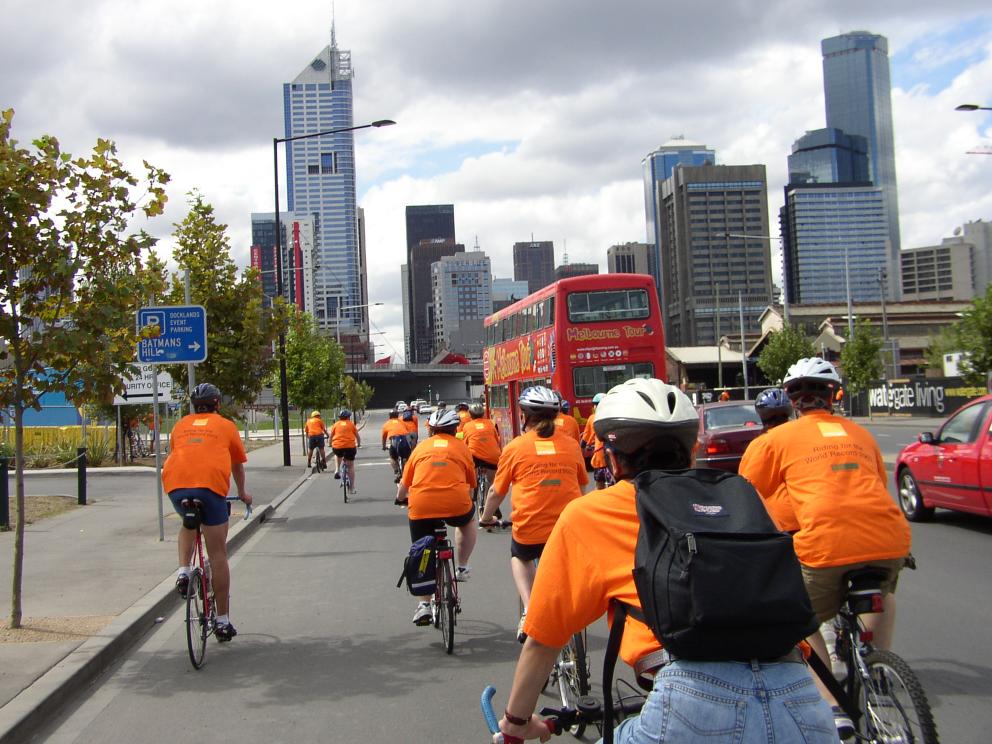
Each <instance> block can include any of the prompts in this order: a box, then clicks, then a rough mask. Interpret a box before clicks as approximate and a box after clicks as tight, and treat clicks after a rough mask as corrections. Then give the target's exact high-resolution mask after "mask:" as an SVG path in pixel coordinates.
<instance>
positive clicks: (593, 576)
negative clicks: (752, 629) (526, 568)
mask: <svg viewBox="0 0 992 744" xmlns="http://www.w3.org/2000/svg"><path fill="white" fill-rule="evenodd" d="M697 427H698V414H697V413H696V409H695V407H694V406H693V405H692V401H690V400H689V398H688V397H687V396H686V395H685V393H683V392H681V391H680V390H679V389H678V388H676V387H673V386H671V385H667V384H665V383H664V382H662V381H661V380H654V379H634V380H629V381H628V382H625V383H623V384H622V385H617V386H616V387H614V388H612V389H611V390H610V391H609V392H608V393H607V394H606V396H605V397H604V398H603V399H602V402H601V403H600V404H599V408H598V411H597V414H596V433H597V434H598V435H599V437H600V438H601V439H602V440H603V441H604V442H606V459H607V462H608V466H609V467H610V469H611V470H612V471H613V473H614V475H615V477H616V479H617V483H616V485H613V486H610V487H609V488H607V489H605V490H601V491H593V492H591V493H589V494H587V495H585V496H583V497H581V498H579V499H576V500H575V501H573V502H571V503H570V504H569V505H568V506H567V507H565V511H564V512H562V514H561V516H560V517H559V519H558V522H557V523H556V524H555V527H554V531H553V532H552V533H551V536H550V538H549V539H548V542H547V545H546V546H545V549H544V555H543V556H542V558H541V563H540V566H539V567H538V571H537V577H536V579H535V581H534V587H533V592H532V594H531V602H530V609H529V611H528V613H527V619H526V622H525V623H524V630H525V632H526V635H527V640H526V642H525V643H524V647H523V649H522V650H521V652H520V659H519V660H518V662H517V668H516V673H515V675H514V678H513V687H512V689H511V691H510V695H509V698H508V700H507V705H506V713H505V714H504V716H503V718H502V719H501V720H500V722H499V728H500V731H501V732H502V733H503V734H504V735H506V736H514V737H518V738H519V739H538V738H540V739H541V740H542V741H546V740H547V739H548V733H549V732H548V730H547V728H546V727H545V725H544V724H543V723H542V722H541V720H540V719H539V718H538V717H537V716H535V715H533V711H534V709H535V706H536V704H537V700H538V697H539V696H540V694H541V690H542V688H543V687H544V685H545V683H546V681H547V679H548V675H549V673H550V672H551V669H552V667H553V666H554V662H555V659H556V657H557V656H558V653H559V651H560V649H561V647H562V646H564V645H565V643H567V642H568V640H569V638H571V636H572V635H573V634H574V633H578V632H579V631H581V630H582V629H583V628H585V627H586V626H588V625H591V624H592V623H594V622H595V621H596V620H597V619H598V618H600V617H602V616H603V614H604V613H606V614H607V619H608V620H609V621H610V622H611V623H612V621H613V616H612V612H611V611H610V610H609V608H610V602H611V601H612V600H614V599H616V600H619V601H621V602H624V603H626V604H629V605H633V606H634V607H638V608H640V606H641V605H640V599H639V597H638V594H637V588H636V586H635V584H634V578H633V574H632V572H631V568H632V566H633V565H634V551H635V546H636V544H637V535H638V531H639V529H640V522H639V520H638V517H637V508H636V500H635V493H636V492H635V487H634V484H633V483H632V482H631V480H632V479H633V478H634V477H635V476H636V475H637V474H638V473H640V472H642V471H645V470H682V469H684V468H688V467H690V466H691V464H692V452H693V448H694V447H695V443H696V429H697ZM660 650H661V644H660V643H658V640H657V639H656V638H655V636H654V634H653V633H652V632H651V630H650V629H649V628H648V627H647V625H645V624H644V623H642V622H640V621H638V620H636V619H635V618H633V617H630V616H628V618H627V621H626V626H625V631H624V634H623V639H622V641H621V645H620V656H621V658H622V659H623V660H624V661H625V662H626V663H627V664H629V665H631V666H632V667H634V669H635V670H636V673H637V678H638V681H639V682H641V683H642V684H643V685H645V686H646V688H647V689H651V692H650V694H649V695H648V698H647V700H646V701H645V703H644V707H643V709H642V710H641V713H640V715H638V716H634V717H630V718H627V719H626V720H624V721H623V722H622V723H621V724H620V725H619V726H618V727H617V729H616V731H615V738H614V741H615V742H616V743H617V744H633V743H634V742H638V743H639V744H646V743H651V744H655V743H659V744H660V743H662V742H665V743H671V742H674V743H676V744H683V743H684V742H699V741H703V740H705V741H730V740H731V739H732V740H733V741H736V742H742V743H743V744H756V743H757V742H761V744H766V743H769V742H773V743H774V744H792V743H793V742H797V741H804V742H810V743H812V744H828V743H831V744H832V743H833V742H836V733H835V732H834V731H833V726H832V722H831V719H830V711H829V708H828V707H827V705H826V703H824V702H823V701H822V700H820V699H818V696H817V695H816V688H815V687H814V686H813V681H812V679H811V678H810V675H809V672H808V670H807V667H806V666H805V664H802V663H796V662H793V661H776V662H759V661H753V662H741V661H687V660H681V659H673V660H670V661H669V662H668V663H667V664H662V663H661V661H660V660H659V657H660V656H661V654H659V653H658V652H659V651H660ZM493 740H494V741H496V739H495V737H494V739H493Z"/></svg>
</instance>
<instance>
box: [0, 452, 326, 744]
mask: <svg viewBox="0 0 992 744" xmlns="http://www.w3.org/2000/svg"><path fill="white" fill-rule="evenodd" d="M292 454H293V466H292V467H289V468H287V467H284V466H283V464H282V462H283V453H282V444H281V442H279V443H275V444H271V445H267V446H264V447H262V448H260V449H256V450H253V451H251V452H249V454H248V463H247V466H246V468H247V488H248V491H249V493H251V494H252V496H253V498H254V504H253V509H254V513H253V515H252V518H251V520H250V521H247V522H245V521H244V520H242V519H241V517H240V515H241V514H242V513H243V507H241V506H240V505H238V504H235V516H234V517H233V518H232V521H231V531H230V535H229V538H228V544H229V546H230V549H231V550H234V549H235V548H236V546H237V545H238V544H240V543H241V542H243V541H244V540H245V539H246V538H247V537H248V536H249V535H250V534H251V533H252V532H254V530H255V529H256V528H257V527H258V525H259V524H260V523H261V522H262V521H263V520H264V519H265V518H266V517H267V516H269V515H270V514H271V512H272V510H273V509H274V508H276V507H277V506H278V505H279V504H280V503H281V502H282V501H283V500H285V499H286V498H288V496H289V495H290V494H291V493H292V492H293V491H295V490H296V488H298V487H299V486H300V485H301V484H302V483H303V482H304V480H305V478H306V475H307V471H306V469H305V465H306V457H305V456H304V455H301V454H300V453H299V452H298V451H296V450H295V449H294V451H293V453H292ZM155 474H156V473H155V469H154V468H148V467H137V466H128V467H119V468H91V469H90V470H88V471H87V491H88V499H87V500H88V504H87V506H85V507H77V508H74V509H72V510H70V511H68V512H66V513H64V514H60V515H58V516H55V517H50V518H48V519H43V520H41V521H39V522H36V523H35V524H31V525H28V526H27V529H26V530H25V537H24V553H25V558H24V577H23V596H22V609H23V615H24V618H23V625H24V626H25V628H26V630H21V631H7V630H6V629H5V628H6V624H7V620H8V618H9V615H10V591H9V587H10V586H11V581H12V577H11V571H12V566H11V563H12V556H13V545H14V533H13V531H10V532H4V533H0V556H3V558H2V559H0V586H2V587H3V590H2V591H0V597H2V599H0V613H2V616H3V617H2V621H0V743H2V742H7V741H23V740H25V738H27V737H26V736H25V734H27V733H28V732H30V731H31V729H32V725H31V721H32V720H33V719H34V717H37V716H39V715H40V716H42V717H44V716H45V715H47V713H46V709H47V707H48V705H50V703H51V702H52V701H53V698H54V697H61V696H62V695H63V694H65V693H66V692H68V691H71V690H72V689H75V688H76V687H78V686H80V685H83V684H86V683H87V682H88V681H89V680H90V679H92V677H93V676H94V675H95V674H98V673H99V672H100V671H101V670H102V669H103V668H105V667H106V665H107V664H109V663H112V662H113V660H114V658H116V656H118V655H119V654H120V653H122V652H123V651H124V649H125V648H126V647H127V646H128V645H130V644H131V643H132V642H134V641H136V640H137V639H138V638H140V637H141V636H142V635H143V634H144V633H145V632H146V631H147V630H148V629H149V628H150V627H151V626H152V625H153V624H154V622H155V618H156V617H159V616H161V615H164V614H166V613H167V612H168V611H169V609H171V608H172V607H173V606H175V605H176V604H178V601H179V597H178V595H177V594H176V592H175V589H174V587H173V582H174V574H175V566H176V532H177V529H178V518H177V517H176V516H175V514H174V513H173V511H172V504H171V503H170V502H169V500H168V497H164V503H163V512H164V513H165V515H166V517H165V540H164V541H159V519H158V506H157V501H156V499H157V495H156V494H157V482H156V478H155ZM13 476H14V474H13V472H11V473H10V477H9V481H10V488H11V494H13V487H14V477H13ZM75 476H76V471H75V470H61V471H60V470H48V471H32V472H28V473H26V474H25V489H26V491H27V493H34V494H40V493H46V494H56V493H66V494H71V495H75V481H74V480H72V486H71V488H70V487H67V482H68V480H67V479H68V478H71V479H74V478H75ZM33 725H37V724H36V723H34V724H33ZM21 726H24V728H23V729H20V728H19V727H21Z"/></svg>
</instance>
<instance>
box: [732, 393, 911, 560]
mask: <svg viewBox="0 0 992 744" xmlns="http://www.w3.org/2000/svg"><path fill="white" fill-rule="evenodd" d="M740 474H741V475H743V476H744V477H745V478H747V479H748V480H749V481H751V483H753V484H754V487H755V488H756V489H757V490H758V493H760V494H761V495H762V496H764V497H765V498H771V497H773V496H775V495H776V494H777V493H778V490H779V488H780V487H781V486H782V485H783V484H784V485H785V489H786V493H787V496H788V500H789V503H790V504H791V505H792V509H793V512H794V513H795V516H796V519H797V521H798V523H799V531H798V532H797V533H796V535H795V537H794V538H793V545H794V546H795V549H796V556H797V557H798V558H799V560H800V562H801V563H803V564H805V565H807V566H812V567H814V568H822V567H826V566H846V565H848V564H851V563H861V562H865V561H874V560H882V559H886V558H900V557H902V556H904V555H906V554H907V553H909V547H910V542H911V537H910V530H909V523H908V522H907V521H906V518H905V517H904V516H903V515H902V512H901V511H899V507H897V506H896V503H895V501H893V500H892V497H891V496H890V495H889V492H888V490H887V489H886V487H885V463H884V462H883V461H882V453H881V452H880V451H879V449H878V445H877V444H876V443H875V439H874V438H873V437H872V435H871V434H870V433H869V432H868V431H867V430H865V429H863V428H862V427H860V426H858V425H857V424H855V423H854V422H852V421H849V420H848V419H845V418H842V417H840V416H834V415H833V414H830V413H827V412H826V411H815V412H813V413H807V414H804V415H803V416H802V417H800V418H798V419H796V420H795V421H789V422H787V423H785V424H782V425H781V426H776V427H775V428H774V429H772V430H770V431H768V432H766V433H765V434H763V435H762V436H760V437H758V438H757V439H755V440H754V441H753V442H752V443H751V445H749V446H748V448H747V451H745V453H744V457H743V459H742V460H741V465H740Z"/></svg>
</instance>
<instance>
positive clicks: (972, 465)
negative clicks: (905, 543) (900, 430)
mask: <svg viewBox="0 0 992 744" xmlns="http://www.w3.org/2000/svg"><path fill="white" fill-rule="evenodd" d="M895 479H896V488H897V489H898V490H899V506H900V508H901V509H902V511H903V513H904V514H905V515H906V518H907V519H910V520H912V521H914V522H921V521H924V520H927V519H929V518H930V517H932V516H933V512H934V508H935V507H938V506H940V507H943V508H945V509H954V510H955V511H963V512H971V513H972V514H982V515H985V516H992V395H983V396H982V397H980V398H976V399H975V400H973V401H971V402H969V403H966V404H965V405H963V406H961V408H959V409H958V410H957V411H955V412H954V413H953V414H951V416H949V417H948V419H947V420H946V421H945V422H944V424H943V425H942V426H941V427H940V428H939V429H938V430H937V432H936V433H931V432H929V431H927V432H923V433H922V434H920V437H919V441H916V442H913V443H912V444H909V445H906V447H904V448H903V450H902V452H900V453H899V457H898V458H897V459H896V468H895Z"/></svg>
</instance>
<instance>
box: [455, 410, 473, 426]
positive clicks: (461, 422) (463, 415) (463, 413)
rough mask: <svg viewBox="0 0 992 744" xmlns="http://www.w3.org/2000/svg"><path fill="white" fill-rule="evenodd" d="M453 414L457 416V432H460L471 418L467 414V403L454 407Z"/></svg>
mask: <svg viewBox="0 0 992 744" xmlns="http://www.w3.org/2000/svg"><path fill="white" fill-rule="evenodd" d="M455 413H457V414H458V431H461V430H462V427H463V426H465V422H466V421H468V420H469V419H471V418H472V415H471V414H470V413H469V412H468V403H459V404H458V405H457V406H455Z"/></svg>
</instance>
